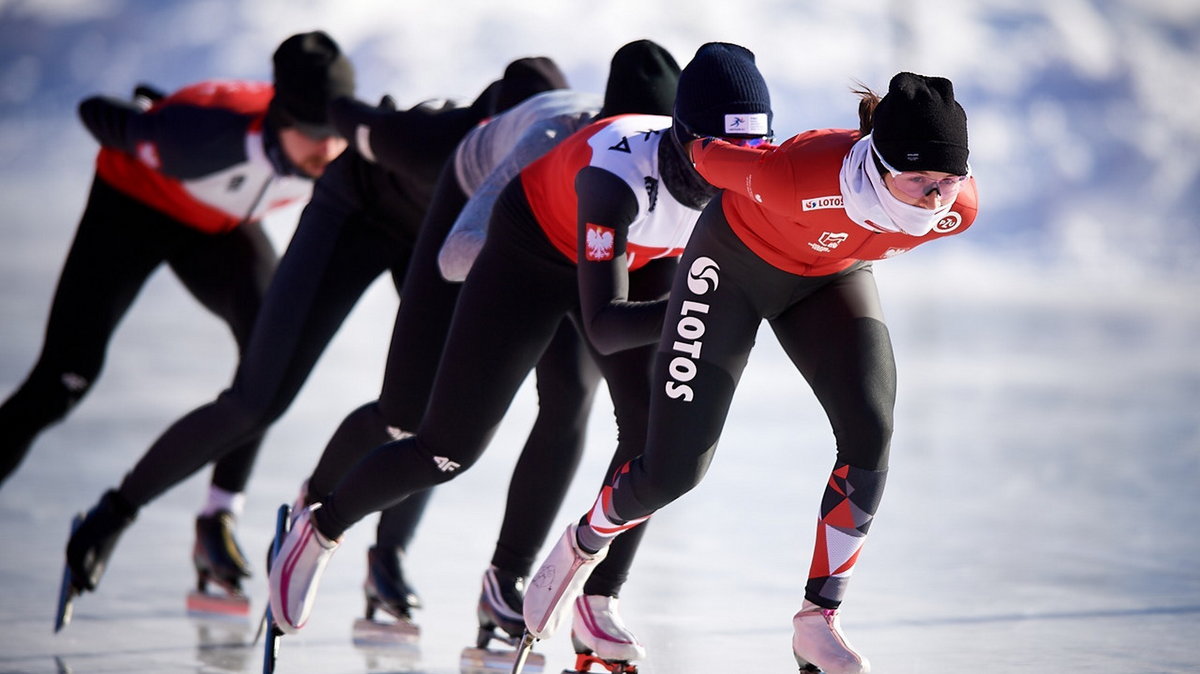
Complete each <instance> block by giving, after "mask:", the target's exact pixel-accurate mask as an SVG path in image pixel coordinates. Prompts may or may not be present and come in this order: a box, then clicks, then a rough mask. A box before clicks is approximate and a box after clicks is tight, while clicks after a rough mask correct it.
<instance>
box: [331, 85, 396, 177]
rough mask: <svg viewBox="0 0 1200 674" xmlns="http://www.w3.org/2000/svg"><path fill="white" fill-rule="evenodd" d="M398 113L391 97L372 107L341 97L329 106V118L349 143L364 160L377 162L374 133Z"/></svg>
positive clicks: (384, 97) (384, 98) (386, 96)
mask: <svg viewBox="0 0 1200 674" xmlns="http://www.w3.org/2000/svg"><path fill="white" fill-rule="evenodd" d="M395 113H396V101H395V100H394V99H393V98H392V97H391V96H389V95H386V94H385V95H384V96H383V98H381V99H380V100H379V105H371V104H370V103H366V102H364V101H360V100H358V99H355V98H349V97H341V98H338V99H336V100H334V101H333V102H332V103H330V104H329V118H330V120H332V122H333V126H334V127H335V128H336V129H337V130H338V133H339V134H341V136H342V137H343V138H345V139H346V140H347V141H349V143H350V146H351V147H353V148H354V149H355V150H356V151H357V152H358V153H359V154H360V155H362V156H363V158H364V159H366V160H367V161H370V162H375V161H376V159H375V154H376V153H375V152H374V150H373V148H372V147H371V134H372V131H373V130H375V129H376V128H378V126H379V125H380V124H382V123H383V121H384V120H385V119H386V118H387V116H388V115H391V114H395Z"/></svg>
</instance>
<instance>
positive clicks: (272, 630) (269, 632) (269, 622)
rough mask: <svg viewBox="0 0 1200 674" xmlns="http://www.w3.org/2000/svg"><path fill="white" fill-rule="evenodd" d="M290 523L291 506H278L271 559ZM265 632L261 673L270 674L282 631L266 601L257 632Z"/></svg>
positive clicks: (276, 657) (289, 527) (276, 552)
mask: <svg viewBox="0 0 1200 674" xmlns="http://www.w3.org/2000/svg"><path fill="white" fill-rule="evenodd" d="M291 525H292V507H291V506H290V505H288V504H287V503H284V504H283V505H281V506H279V510H278V511H277V512H276V514H275V540H273V541H271V561H272V562H273V561H274V560H275V556H276V555H278V554H279V547H280V546H281V545H283V537H284V536H286V535H287V533H288V530H289V529H291ZM264 629H265V632H266V641H264V642H263V670H262V671H263V674H272V673H273V672H274V671H275V662H276V660H278V659H279V638H280V637H282V636H283V631H282V630H280V629H279V627H277V626H276V625H275V617H274V616H273V615H271V603H270V602H267V608H266V611H264V612H263V619H262V622H261V623H260V625H259V632H263V631H264ZM257 640H258V635H255V641H257Z"/></svg>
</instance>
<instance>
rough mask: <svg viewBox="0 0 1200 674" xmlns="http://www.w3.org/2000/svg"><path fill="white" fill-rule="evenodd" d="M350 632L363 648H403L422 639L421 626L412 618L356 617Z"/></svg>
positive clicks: (355, 643) (356, 643)
mask: <svg viewBox="0 0 1200 674" xmlns="http://www.w3.org/2000/svg"><path fill="white" fill-rule="evenodd" d="M350 634H351V639H352V640H353V641H354V645H355V646H359V647H362V648H389V647H401V648H403V647H406V646H412V645H414V644H416V643H418V642H419V641H420V640H421V627H420V626H419V625H417V624H416V623H414V622H412V621H411V620H397V621H394V622H379V621H378V620H372V619H370V618H356V619H355V620H354V628H353V629H352V630H351V632H350Z"/></svg>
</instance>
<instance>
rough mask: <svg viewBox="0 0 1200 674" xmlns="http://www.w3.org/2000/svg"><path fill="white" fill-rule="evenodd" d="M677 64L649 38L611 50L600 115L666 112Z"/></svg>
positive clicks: (669, 107) (672, 98)
mask: <svg viewBox="0 0 1200 674" xmlns="http://www.w3.org/2000/svg"><path fill="white" fill-rule="evenodd" d="M678 85H679V64H678V63H676V62H675V58H674V57H673V56H671V53H670V52H668V51H667V50H666V49H663V48H662V47H661V46H659V45H658V44H656V43H654V42H651V41H650V40H636V41H634V42H630V43H629V44H627V45H625V46H623V47H621V48H620V49H618V50H617V51H616V53H615V54H613V57H612V64H611V65H610V66H609V69H608V84H607V85H606V86H605V87H604V107H603V108H601V109H600V117H612V116H614V115H625V114H630V113H637V114H641V115H669V114H671V110H672V109H673V108H674V106H675V90H676V88H677V87H678Z"/></svg>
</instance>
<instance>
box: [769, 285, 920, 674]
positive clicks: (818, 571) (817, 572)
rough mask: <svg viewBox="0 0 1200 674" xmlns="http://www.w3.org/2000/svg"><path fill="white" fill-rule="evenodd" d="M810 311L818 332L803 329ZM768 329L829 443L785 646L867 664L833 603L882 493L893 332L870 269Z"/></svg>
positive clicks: (839, 666) (831, 660)
mask: <svg viewBox="0 0 1200 674" xmlns="http://www.w3.org/2000/svg"><path fill="white" fill-rule="evenodd" d="M817 317H819V318H820V321H821V325H822V330H820V331H813V330H808V329H805V326H809V325H812V324H813V322H814V321H815V320H816V318H817ZM772 328H773V329H774V330H775V333H776V335H777V336H778V337H779V341H780V344H781V345H783V347H784V350H785V351H786V352H787V354H788V355H789V357H790V358H791V359H792V361H793V362H794V363H795V364H796V367H797V368H798V369H799V370H800V371H801V372H802V373H804V376H805V378H806V379H807V380H808V382H809V384H810V385H811V386H812V388H813V391H814V392H815V393H816V395H817V398H818V400H820V401H821V405H822V406H823V407H824V409H825V412H826V414H827V415H828V417H829V420H830V424H831V426H832V427H833V434H834V438H835V439H836V442H837V460H836V462H835V464H834V468H833V471H832V473H831V474H830V476H829V480H828V482H827V483H826V486H825V489H824V494H823V496H822V499H821V505H820V511H819V514H818V519H817V535H816V543H815V545H814V550H813V558H812V563H811V566H810V568H809V574H808V583H807V585H806V586H805V601H804V605H803V606H802V607H801V610H800V611H799V612H798V613H797V614H796V616H795V618H794V620H793V628H794V632H793V638H792V649H793V651H794V653H795V655H796V659H797V661H798V662H800V663H810V664H812V665H813V666H816V667H819V668H821V669H822V670H824V671H826V672H846V673H857V672H866V671H870V665H869V663H868V662H867V660H866V658H865V657H863V656H862V655H861V654H859V653H858V652H857V651H855V649H854V647H853V646H852V645H850V643H849V641H848V640H847V638H846V636H845V634H843V633H842V629H841V619H840V615H839V611H838V609H839V607H840V606H841V603H842V601H843V599H844V597H845V595H846V590H847V586H848V583H849V581H850V577H851V574H852V573H853V572H854V568H855V565H856V564H857V562H858V559H859V555H860V553H861V552H862V549H863V544H864V543H865V542H866V538H867V533H868V531H869V530H870V528H871V524H872V522H873V521H874V517H875V514H876V512H877V510H878V507H879V503H880V500H881V499H882V496H883V490H884V485H885V482H886V478H887V467H888V450H889V445H890V441H891V433H892V418H893V409H894V406H895V398H896V370H895V360H894V357H893V353H892V346H891V340H890V338H889V336H888V330H887V326H886V325H885V324H884V322H883V320H882V311H881V310H880V308H879V300H878V293H877V291H876V288H875V282H874V278H873V275H872V273H871V272H870V269H869V268H863V269H858V270H856V271H853V272H851V273H849V274H847V275H845V276H843V277H842V278H840V279H838V280H837V281H836V282H834V283H831V284H829V285H827V286H825V287H824V288H822V289H821V290H820V291H818V292H816V293H814V294H813V295H812V296H811V297H809V298H808V299H806V300H805V301H804V302H802V303H800V304H798V305H797V306H796V307H794V308H793V309H791V310H789V311H788V312H786V313H784V314H783V315H782V316H780V317H779V318H778V319H776V320H774V321H772Z"/></svg>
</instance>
